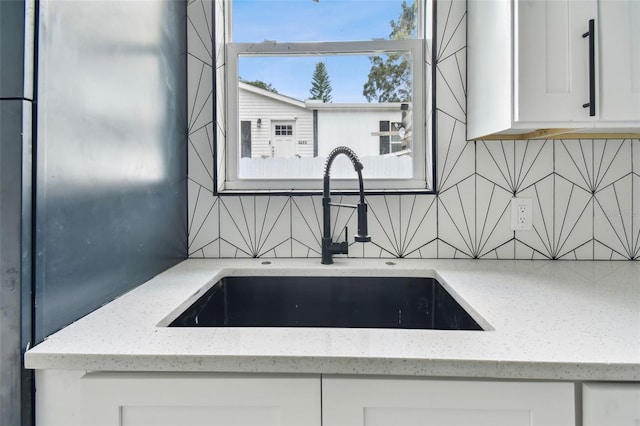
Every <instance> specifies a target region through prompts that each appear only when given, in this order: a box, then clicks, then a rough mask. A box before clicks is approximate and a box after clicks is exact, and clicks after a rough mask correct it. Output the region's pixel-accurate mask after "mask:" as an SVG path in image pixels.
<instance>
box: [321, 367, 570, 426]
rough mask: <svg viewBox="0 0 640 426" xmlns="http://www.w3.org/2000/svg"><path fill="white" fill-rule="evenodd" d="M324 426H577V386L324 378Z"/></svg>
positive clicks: (568, 384)
mask: <svg viewBox="0 0 640 426" xmlns="http://www.w3.org/2000/svg"><path fill="white" fill-rule="evenodd" d="M322 419H323V421H322V424H323V426H338V425H340V426H351V425H353V426H356V425H358V426H362V425H365V426H381V425H388V426H392V425H393V426H405V425H406V426H409V425H410V426H418V425H420V426H519V425H522V426H552V425H554V426H555V425H557V426H560V425H566V426H575V402H574V385H573V383H536V382H528V383H525V382H497V381H495V382H493V381H463V380H424V379H423V380H420V379H415V380H414V379H405V378H402V379H387V378H365V377H338V376H336V377H325V378H323V381H322Z"/></svg>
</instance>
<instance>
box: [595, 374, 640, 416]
mask: <svg viewBox="0 0 640 426" xmlns="http://www.w3.org/2000/svg"><path fill="white" fill-rule="evenodd" d="M582 424H583V426H638V425H640V383H588V384H585V385H583V386H582Z"/></svg>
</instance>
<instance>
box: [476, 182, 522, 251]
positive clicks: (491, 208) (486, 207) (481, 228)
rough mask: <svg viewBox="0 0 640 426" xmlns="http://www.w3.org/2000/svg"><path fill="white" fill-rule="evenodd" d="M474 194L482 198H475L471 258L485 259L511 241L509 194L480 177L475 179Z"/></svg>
mask: <svg viewBox="0 0 640 426" xmlns="http://www.w3.org/2000/svg"><path fill="white" fill-rule="evenodd" d="M476 193H478V194H482V196H481V197H476V205H475V211H476V226H475V229H476V232H475V235H474V244H473V256H474V257H485V256H486V255H487V254H488V253H495V250H496V249H497V248H498V247H501V246H502V245H503V244H505V242H507V241H510V240H512V239H513V232H511V230H510V219H511V216H510V207H511V193H510V191H508V190H506V189H505V188H502V187H500V186H498V185H496V184H495V182H491V181H489V180H486V179H484V178H482V177H481V176H477V177H476Z"/></svg>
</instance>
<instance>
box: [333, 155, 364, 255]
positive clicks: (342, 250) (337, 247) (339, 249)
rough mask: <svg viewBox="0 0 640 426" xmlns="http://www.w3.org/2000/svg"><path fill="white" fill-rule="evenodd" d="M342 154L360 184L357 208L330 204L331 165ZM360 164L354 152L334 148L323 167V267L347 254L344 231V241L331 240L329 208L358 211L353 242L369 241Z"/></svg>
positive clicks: (347, 247)
mask: <svg viewBox="0 0 640 426" xmlns="http://www.w3.org/2000/svg"><path fill="white" fill-rule="evenodd" d="M339 154H344V155H346V156H347V157H349V159H350V160H351V163H353V168H354V169H355V171H356V172H357V173H358V182H359V184H360V202H359V203H358V205H357V206H354V205H351V204H335V203H332V202H331V190H330V185H329V181H330V177H329V172H330V170H331V164H332V163H333V160H334V159H335V158H336V157H337V156H338V155H339ZM362 169H363V166H362V163H361V162H360V160H359V159H358V156H357V155H356V153H355V152H353V151H352V150H351V148H348V147H346V146H339V147H337V148H334V149H333V151H331V153H329V157H328V158H327V163H326V164H325V166H324V178H323V179H324V189H323V192H322V222H323V226H324V233H323V235H322V263H323V264H324V265H330V264H332V263H333V255H334V254H348V253H349V242H348V241H347V235H346V231H345V241H342V242H340V243H334V242H333V240H332V238H331V206H341V207H349V208H357V209H358V233H357V234H356V236H355V238H354V239H355V241H356V242H359V243H368V242H369V241H371V237H370V236H369V234H368V231H367V204H366V203H365V202H364V183H363V182H362Z"/></svg>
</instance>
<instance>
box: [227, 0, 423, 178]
mask: <svg viewBox="0 0 640 426" xmlns="http://www.w3.org/2000/svg"><path fill="white" fill-rule="evenodd" d="M430 3H431V1H430V0H318V1H315V0H314V1H312V0H223V1H220V2H216V5H223V6H224V7H223V8H218V10H216V26H217V27H218V26H219V25H220V24H222V28H223V29H224V30H223V31H217V32H216V34H218V37H217V38H216V46H217V49H216V50H217V51H219V52H220V51H222V52H225V55H224V58H225V61H224V65H225V66H224V67H218V66H216V69H219V73H218V75H217V81H216V88H217V90H216V92H217V93H218V97H219V98H218V101H217V107H218V109H217V117H216V120H217V122H218V125H219V126H220V125H221V124H223V125H224V129H223V130H224V131H222V132H219V133H218V140H217V151H218V182H217V188H218V190H221V191H224V190H262V189H284V190H289V189H302V190H309V189H312V190H318V189H320V188H321V184H320V182H321V178H322V172H323V169H324V163H325V160H326V156H327V155H328V153H329V152H330V151H331V150H332V149H333V148H335V147H336V146H338V145H347V146H349V147H350V148H352V149H353V150H354V151H355V152H356V153H357V154H358V156H359V157H360V159H361V161H362V163H363V165H364V170H363V176H364V178H365V180H366V182H367V183H366V189H368V190H372V189H410V190H416V189H417V190H424V189H428V188H429V187H430V184H431V182H429V180H430V170H431V166H430V164H429V163H430V158H431V149H430V145H431V143H430V142H428V136H429V135H428V132H427V118H426V117H427V116H428V115H429V114H428V113H427V112H428V111H429V109H430V105H429V101H430V99H429V96H427V95H428V93H429V92H430V87H428V84H426V82H427V81H430V80H431V79H430V78H427V65H428V63H429V62H430V58H429V55H428V54H427V52H428V51H430V49H429V47H428V46H429V41H428V40H427V38H426V37H425V34H429V35H430V34H431V30H430V27H431V17H430V12H431V10H430V9H431V6H430ZM221 9H223V10H221ZM318 40H319V41H318ZM218 58H219V59H220V57H218ZM221 94H224V96H220V95H221ZM414 122H415V123H416V124H418V123H419V125H415V126H413V125H412V123H414ZM383 123H384V124H383ZM221 138H222V139H224V140H220V139H221ZM331 176H332V178H334V179H335V180H336V183H335V184H334V183H333V182H332V188H343V189H352V188H353V182H351V181H352V180H354V179H355V178H356V174H355V173H354V172H353V169H352V168H351V167H350V165H349V161H348V160H347V159H346V157H345V158H344V159H341V157H338V158H337V159H336V161H335V163H334V167H333V168H332V173H331Z"/></svg>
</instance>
